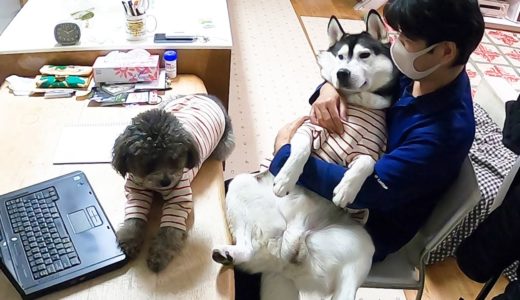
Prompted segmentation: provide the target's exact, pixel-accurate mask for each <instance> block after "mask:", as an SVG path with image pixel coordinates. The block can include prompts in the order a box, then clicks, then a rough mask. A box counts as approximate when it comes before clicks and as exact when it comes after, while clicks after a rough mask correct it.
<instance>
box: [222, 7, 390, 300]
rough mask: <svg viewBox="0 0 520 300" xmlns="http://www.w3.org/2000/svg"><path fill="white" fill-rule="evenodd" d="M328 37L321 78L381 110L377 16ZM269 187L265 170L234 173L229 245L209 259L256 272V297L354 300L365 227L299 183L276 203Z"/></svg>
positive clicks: (365, 252) (367, 262)
mask: <svg viewBox="0 0 520 300" xmlns="http://www.w3.org/2000/svg"><path fill="white" fill-rule="evenodd" d="M328 32H329V36H330V38H331V45H330V48H329V50H328V51H327V53H324V54H322V55H320V59H319V60H320V64H321V67H322V75H323V77H325V78H326V79H327V80H328V81H329V82H331V83H333V84H334V85H335V86H336V87H337V88H338V90H340V91H341V93H342V94H348V95H349V97H348V99H349V101H354V102H356V103H360V102H363V103H364V102H369V103H371V104H372V106H373V107H374V106H375V107H381V108H382V107H386V106H388V104H389V103H390V99H389V98H390V97H389V96H390V93H388V94H387V92H385V90H386V89H387V88H388V90H389V91H390V90H391V88H390V87H391V85H392V84H394V83H395V79H394V78H395V77H396V75H397V74H396V72H395V70H394V68H393V65H392V62H391V60H390V56H389V53H388V49H387V48H385V46H384V45H383V43H382V41H384V39H386V31H385V27H384V25H383V23H382V21H381V18H380V17H379V15H377V13H375V14H374V13H370V15H369V17H368V18H367V32H368V33H367V32H364V33H361V34H352V35H346V34H344V32H343V30H342V28H341V26H340V25H339V23H338V21H337V19H336V18H334V17H333V18H331V20H330V22H329V26H328ZM366 54H370V55H369V56H367V55H366ZM346 70H348V72H350V76H346V75H345V73H346V72H347V71H346ZM338 77H339V78H338ZM347 77H348V78H347ZM356 95H357V96H356ZM292 149H294V148H292ZM348 172H350V171H348ZM348 172H347V173H348ZM273 185H274V177H273V176H272V175H271V174H270V173H269V172H263V173H260V174H258V175H254V174H241V175H239V176H237V177H235V179H234V180H233V181H232V182H231V183H230V185H229V189H228V192H227V195H226V204H227V218H228V222H229V227H230V231H231V233H232V236H233V239H234V242H235V244H234V245H223V246H218V247H215V248H214V249H213V259H214V260H215V261H217V262H219V263H222V264H232V265H235V266H236V267H238V268H240V269H242V270H244V271H246V272H249V273H260V272H261V273H262V284H261V298H262V299H269V300H277V299H280V300H282V299H283V300H290V299H298V298H299V297H300V292H302V291H304V292H311V293H317V294H320V295H322V296H329V295H332V298H333V299H336V300H339V299H341V300H343V299H348V300H354V299H355V295H356V292H357V289H358V288H359V286H360V285H361V284H362V283H363V281H364V280H365V278H366V276H367V274H368V272H369V270H370V267H371V264H372V256H373V253H374V245H373V243H372V240H371V238H370V236H369V235H368V233H367V232H366V230H365V229H364V228H363V227H362V226H361V225H360V224H359V223H357V222H355V221H353V220H352V219H351V217H350V216H349V215H348V214H347V213H345V212H344V211H343V210H341V209H338V207H337V206H336V205H334V204H333V203H331V202H330V201H327V200H326V199H323V198H321V197H320V196H318V195H317V194H314V193H312V192H310V191H308V190H307V189H305V188H303V187H301V186H293V187H291V189H290V193H288V194H283V195H282V197H281V198H280V197H278V196H277V195H275V193H274V192H273Z"/></svg>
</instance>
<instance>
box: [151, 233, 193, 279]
mask: <svg viewBox="0 0 520 300" xmlns="http://www.w3.org/2000/svg"><path fill="white" fill-rule="evenodd" d="M185 240H186V232H184V231H182V230H180V229H177V228H173V227H161V228H160V229H159V232H158V233H157V236H156V237H155V238H154V239H153V240H152V244H151V245H150V250H149V252H148V259H147V260H146V263H147V265H148V268H149V269H150V270H152V271H153V272H156V273H157V272H160V271H162V270H164V268H166V266H167V265H168V264H169V263H170V261H171V260H172V259H173V257H174V256H175V255H176V254H177V253H178V252H179V251H180V250H181V249H182V247H183V246H184V242H185Z"/></svg>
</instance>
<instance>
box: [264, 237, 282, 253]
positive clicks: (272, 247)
mask: <svg viewBox="0 0 520 300" xmlns="http://www.w3.org/2000/svg"><path fill="white" fill-rule="evenodd" d="M267 251H268V252H269V253H270V254H271V255H272V256H274V257H280V256H281V252H282V238H281V237H275V238H270V239H269V240H268V241H267Z"/></svg>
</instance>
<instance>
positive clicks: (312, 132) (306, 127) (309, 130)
mask: <svg viewBox="0 0 520 300" xmlns="http://www.w3.org/2000/svg"><path fill="white" fill-rule="evenodd" d="M297 132H298V133H304V134H307V135H309V136H310V137H311V139H312V141H313V142H312V150H318V149H320V148H321V146H322V145H323V143H325V141H326V140H327V138H328V137H329V134H328V131H327V130H326V129H325V128H323V127H320V126H317V125H314V124H312V123H311V122H309V121H307V122H305V123H303V124H302V126H300V128H298V130H297Z"/></svg>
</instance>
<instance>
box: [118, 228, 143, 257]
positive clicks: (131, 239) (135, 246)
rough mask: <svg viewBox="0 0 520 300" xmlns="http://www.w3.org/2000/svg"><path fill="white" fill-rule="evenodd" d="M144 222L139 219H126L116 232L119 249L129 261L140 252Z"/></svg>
mask: <svg viewBox="0 0 520 300" xmlns="http://www.w3.org/2000/svg"><path fill="white" fill-rule="evenodd" d="M145 229H146V222H145V221H144V220H141V219H128V220H126V221H125V223H124V224H123V226H122V227H121V228H120V229H119V230H118V231H117V233H116V236H117V243H118V245H119V248H121V250H122V251H123V252H124V253H125V254H126V256H127V257H128V258H130V259H132V258H135V257H136V256H137V255H138V254H139V252H140V251H141V247H142V245H143V240H144V231H145Z"/></svg>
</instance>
